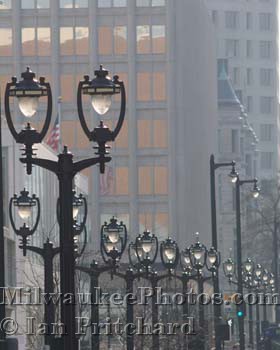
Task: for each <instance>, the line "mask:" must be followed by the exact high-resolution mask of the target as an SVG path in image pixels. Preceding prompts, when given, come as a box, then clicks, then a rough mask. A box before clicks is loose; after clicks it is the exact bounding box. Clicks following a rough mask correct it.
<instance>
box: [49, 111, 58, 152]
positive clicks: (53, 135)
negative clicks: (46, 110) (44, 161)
mask: <svg viewBox="0 0 280 350" xmlns="http://www.w3.org/2000/svg"><path fill="white" fill-rule="evenodd" d="M59 139H60V125H59V116H57V117H56V120H55V123H54V126H53V128H52V130H51V132H50V134H49V137H48V139H47V145H48V146H50V147H51V148H52V149H53V150H54V151H55V152H58V146H59Z"/></svg>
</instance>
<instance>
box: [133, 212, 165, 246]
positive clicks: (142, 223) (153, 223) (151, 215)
mask: <svg viewBox="0 0 280 350" xmlns="http://www.w3.org/2000/svg"><path fill="white" fill-rule="evenodd" d="M138 221H139V231H140V232H143V231H145V230H150V231H151V232H152V233H154V234H155V235H156V236H157V237H158V239H159V240H160V241H161V240H164V239H166V238H167V237H168V232H169V229H168V213H164V212H151V211H148V212H145V213H140V214H139V220H138Z"/></svg>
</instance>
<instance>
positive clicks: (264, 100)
mask: <svg viewBox="0 0 280 350" xmlns="http://www.w3.org/2000/svg"><path fill="white" fill-rule="evenodd" d="M272 102H273V98H272V97H269V96H261V97H260V112H261V113H262V114H271V113H272Z"/></svg>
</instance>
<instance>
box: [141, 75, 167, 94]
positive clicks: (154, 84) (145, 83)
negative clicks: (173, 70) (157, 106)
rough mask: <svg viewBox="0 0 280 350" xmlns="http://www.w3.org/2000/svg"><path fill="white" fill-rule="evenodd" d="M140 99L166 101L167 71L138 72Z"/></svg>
mask: <svg viewBox="0 0 280 350" xmlns="http://www.w3.org/2000/svg"><path fill="white" fill-rule="evenodd" d="M137 99H138V101H151V100H154V101H164V100H165V99H166V81H165V73H163V72H154V73H146V72H144V73H137Z"/></svg>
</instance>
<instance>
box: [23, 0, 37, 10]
mask: <svg viewBox="0 0 280 350" xmlns="http://www.w3.org/2000/svg"><path fill="white" fill-rule="evenodd" d="M34 7H35V0H21V8H22V9H34Z"/></svg>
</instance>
